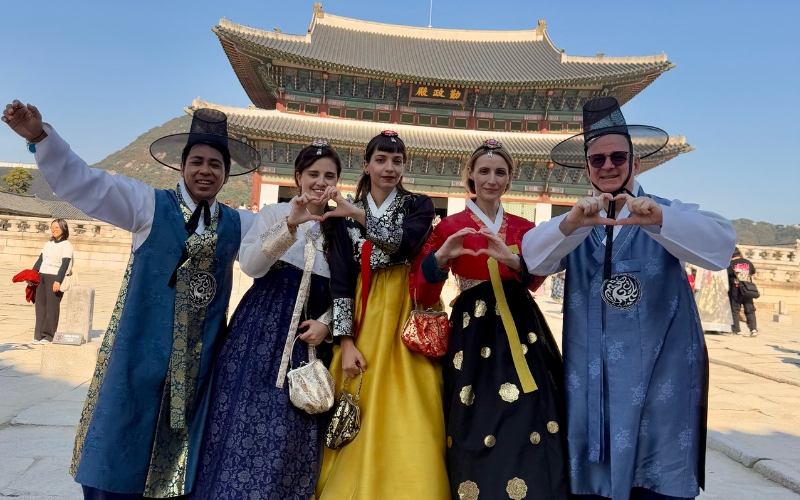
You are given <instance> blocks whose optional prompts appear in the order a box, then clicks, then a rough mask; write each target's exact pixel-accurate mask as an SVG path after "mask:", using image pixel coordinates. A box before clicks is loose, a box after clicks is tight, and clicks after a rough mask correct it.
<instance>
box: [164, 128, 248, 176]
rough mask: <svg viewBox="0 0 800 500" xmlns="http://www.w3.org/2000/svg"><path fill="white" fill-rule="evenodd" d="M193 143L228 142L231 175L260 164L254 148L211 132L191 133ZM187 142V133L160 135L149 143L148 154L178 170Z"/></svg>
mask: <svg viewBox="0 0 800 500" xmlns="http://www.w3.org/2000/svg"><path fill="white" fill-rule="evenodd" d="M191 135H192V142H193V143H202V142H209V143H212V144H219V143H220V142H222V143H225V142H227V144H228V151H229V152H230V154H231V172H230V175H231V176H237V175H245V174H249V173H250V172H252V171H254V170H255V169H257V168H258V167H259V166H260V165H261V153H259V152H258V151H257V150H256V149H255V148H253V147H252V146H250V145H249V144H245V143H244V142H240V141H237V140H236V139H231V138H230V137H222V136H219V135H211V134H191ZM204 136H208V141H203V137H204ZM188 142H189V134H188V133H183V134H173V135H168V136H165V137H162V138H160V139H158V140H156V141H155V142H153V144H151V145H150V154H151V155H152V156H153V158H154V159H155V160H156V161H157V162H159V163H160V164H162V165H164V166H166V167H169V168H171V169H173V170H178V171H180V169H181V155H182V154H183V149H184V148H185V147H186V144H188Z"/></svg>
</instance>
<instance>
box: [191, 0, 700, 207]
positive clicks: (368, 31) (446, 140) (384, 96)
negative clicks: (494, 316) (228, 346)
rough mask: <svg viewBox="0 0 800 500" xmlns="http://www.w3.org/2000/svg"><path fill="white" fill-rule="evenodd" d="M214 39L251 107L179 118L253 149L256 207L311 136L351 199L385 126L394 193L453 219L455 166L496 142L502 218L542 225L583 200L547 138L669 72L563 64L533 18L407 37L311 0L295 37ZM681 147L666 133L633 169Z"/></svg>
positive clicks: (632, 63)
mask: <svg viewBox="0 0 800 500" xmlns="http://www.w3.org/2000/svg"><path fill="white" fill-rule="evenodd" d="M213 31H214V33H215V34H216V35H217V36H218V37H219V40H220V42H221V43H222V47H223V49H224V50H225V53H226V54H227V56H228V59H229V60H230V62H231V65H232V66H233V69H234V71H235V72H236V76H237V77H238V78H239V82H240V83H241V84H242V86H243V87H244V90H245V92H247V95H248V96H249V97H250V99H251V101H252V103H253V104H252V105H251V106H250V107H249V108H234V107H229V106H219V105H215V104H211V103H208V102H204V101H200V100H195V101H194V102H193V103H192V106H191V107H190V108H187V112H189V113H191V112H192V111H193V110H194V109H197V108H200V107H214V108H217V109H220V110H222V111H224V112H225V113H226V114H227V115H228V120H229V131H230V132H231V133H232V134H233V135H234V136H235V137H236V138H238V139H240V140H242V141H247V142H248V143H250V144H251V145H253V146H254V147H256V148H259V149H260V150H261V152H262V156H263V164H262V167H261V168H260V169H259V170H258V171H257V173H256V174H255V177H254V183H253V192H252V202H253V203H258V204H259V205H263V204H266V203H274V202H276V201H278V200H279V199H286V198H289V197H291V196H292V194H291V193H292V188H293V187H294V180H293V164H294V159H295V156H296V154H297V152H298V151H299V150H300V149H302V148H303V147H304V146H306V145H308V144H310V143H311V141H313V140H314V139H325V140H327V141H328V142H329V143H331V145H332V146H333V147H335V148H336V150H337V151H338V153H339V155H340V156H341V159H342V161H343V164H344V165H343V166H344V171H343V176H342V186H343V187H344V189H345V190H353V189H354V186H355V182H356V180H357V179H358V177H359V175H360V173H361V162H362V158H363V152H364V149H365V147H366V144H367V142H368V141H369V140H370V139H371V138H372V137H373V136H375V135H376V134H378V133H379V132H380V131H381V130H385V129H393V130H396V131H397V133H398V134H399V135H400V137H401V138H402V139H403V140H404V142H405V143H406V145H407V147H408V149H409V162H408V165H407V167H406V173H405V176H404V183H405V185H406V186H407V187H408V188H409V189H411V190H413V191H417V192H423V193H426V194H428V195H430V196H431V197H433V198H434V201H435V203H436V206H437V211H438V212H439V213H440V214H442V215H445V214H446V213H448V212H450V213H453V212H454V211H460V210H463V208H464V204H465V200H466V194H465V191H464V188H463V186H462V182H461V176H460V172H461V169H462V167H463V165H464V164H465V162H466V160H467V158H469V156H470V154H471V153H472V151H473V150H474V149H475V148H476V147H477V146H479V145H480V144H481V143H482V142H483V141H484V140H485V139H488V138H495V139H498V140H500V141H501V142H502V143H503V145H504V146H505V147H506V148H507V149H508V150H509V151H510V152H511V153H512V154H513V156H514V158H515V160H516V162H517V165H516V167H517V168H516V171H515V175H514V182H513V187H512V189H511V191H510V192H509V193H508V195H507V196H506V197H505V198H504V205H505V206H506V209H507V210H508V211H509V212H512V213H516V214H519V215H522V216H525V217H527V218H529V219H531V220H536V221H542V220H547V219H549V218H550V217H551V216H555V215H558V214H560V213H563V212H564V211H566V210H568V209H569V207H570V206H572V205H573V204H574V203H575V202H576V201H577V200H578V199H579V198H581V197H583V196H586V195H587V194H589V193H590V192H591V191H590V185H589V183H588V181H587V179H586V177H585V175H584V173H583V171H581V170H568V169H564V168H563V167H559V166H554V165H553V164H552V163H550V161H549V152H550V150H551V149H552V147H553V146H554V145H555V144H556V143H558V142H559V141H561V140H563V139H565V138H567V137H569V135H571V134H576V133H579V132H581V129H582V123H581V120H582V116H581V108H582V106H583V104H584V103H585V102H586V101H587V100H589V99H592V98H593V97H596V96H600V95H613V96H615V97H617V99H619V101H620V103H622V104H624V103H626V102H627V101H629V100H630V99H632V98H633V97H634V96H635V95H636V94H638V93H639V92H640V91H642V90H643V89H644V88H645V87H647V86H648V85H649V84H650V83H651V82H653V80H655V79H656V78H658V76H660V75H661V74H662V73H664V72H665V71H667V70H669V69H671V68H673V67H674V64H672V63H671V62H669V61H668V60H667V57H666V55H664V54H661V55H655V56H647V57H605V56H604V55H603V54H597V55H596V56H592V57H582V56H570V55H567V54H566V53H565V52H564V51H563V50H559V49H557V48H556V47H555V45H553V43H552V42H551V40H550V37H549V36H548V34H547V29H546V23H545V21H543V20H540V21H539V23H538V26H537V27H536V28H535V29H533V30H526V31H469V30H455V29H434V28H419V27H411V26H397V25H390V24H381V23H375V22H368V21H361V20H357V19H349V18H345V17H339V16H335V15H331V14H328V13H327V12H325V11H323V10H322V5H321V4H320V3H317V4H316V5H315V7H314V11H313V16H312V19H311V24H310V25H309V27H308V32H307V33H306V34H304V35H288V34H284V33H282V32H281V30H279V29H277V28H276V29H275V30H274V31H263V30H259V29H255V28H250V27H246V26H242V25H238V24H234V23H232V22H230V21H227V20H224V19H223V20H221V21H220V23H219V25H218V26H215V27H214V28H213ZM692 149H694V148H693V147H692V146H690V145H689V144H688V143H687V142H686V140H685V139H684V138H683V137H672V138H671V139H670V142H669V144H668V146H667V147H666V148H665V149H664V150H662V152H661V153H660V154H659V155H657V156H655V157H653V158H648V159H647V160H645V161H643V162H642V163H643V165H642V171H645V170H648V169H651V168H654V167H656V166H658V165H660V164H662V163H664V162H666V161H668V160H670V159H671V158H674V157H675V156H677V155H678V154H681V153H685V152H688V151H691V150H692Z"/></svg>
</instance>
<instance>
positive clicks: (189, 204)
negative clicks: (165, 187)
mask: <svg viewBox="0 0 800 500" xmlns="http://www.w3.org/2000/svg"><path fill="white" fill-rule="evenodd" d="M178 185H179V186H180V187H181V196H183V201H185V202H186V206H187V207H189V210H191V211H192V212H194V211H195V209H196V208H197V204H196V203H195V202H194V200H192V197H191V196H189V190H188V189H186V184H185V183H184V182H183V177H181V180H180V181H178ZM209 209H210V211H211V213H212V214H213V213H214V210H216V209H217V199H216V198H214V203H212V204H211V205H210V206H209ZM200 223H201V224H202V223H203V219H202V218H200Z"/></svg>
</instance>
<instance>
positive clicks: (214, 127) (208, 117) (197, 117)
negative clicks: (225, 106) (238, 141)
mask: <svg viewBox="0 0 800 500" xmlns="http://www.w3.org/2000/svg"><path fill="white" fill-rule="evenodd" d="M189 133H190V134H208V135H220V136H222V137H228V117H227V116H226V115H225V113H223V112H222V111H219V110H216V109H209V108H201V109H198V110H196V111H195V112H194V115H193V116H192V125H191V127H190V128H189Z"/></svg>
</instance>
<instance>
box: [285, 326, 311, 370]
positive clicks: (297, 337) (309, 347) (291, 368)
mask: <svg viewBox="0 0 800 500" xmlns="http://www.w3.org/2000/svg"><path fill="white" fill-rule="evenodd" d="M299 338H300V334H297V335H295V336H294V339H292V347H291V349H290V351H289V352H294V344H295V342H297V339H299ZM316 360H317V350H316V349H315V348H314V347H313V346H312V345H311V344H308V364H309V365H310V364H312V363H313V362H314V361H316ZM293 369H294V367H293V366H292V357H291V355H290V356H289V371H292V370H293Z"/></svg>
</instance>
